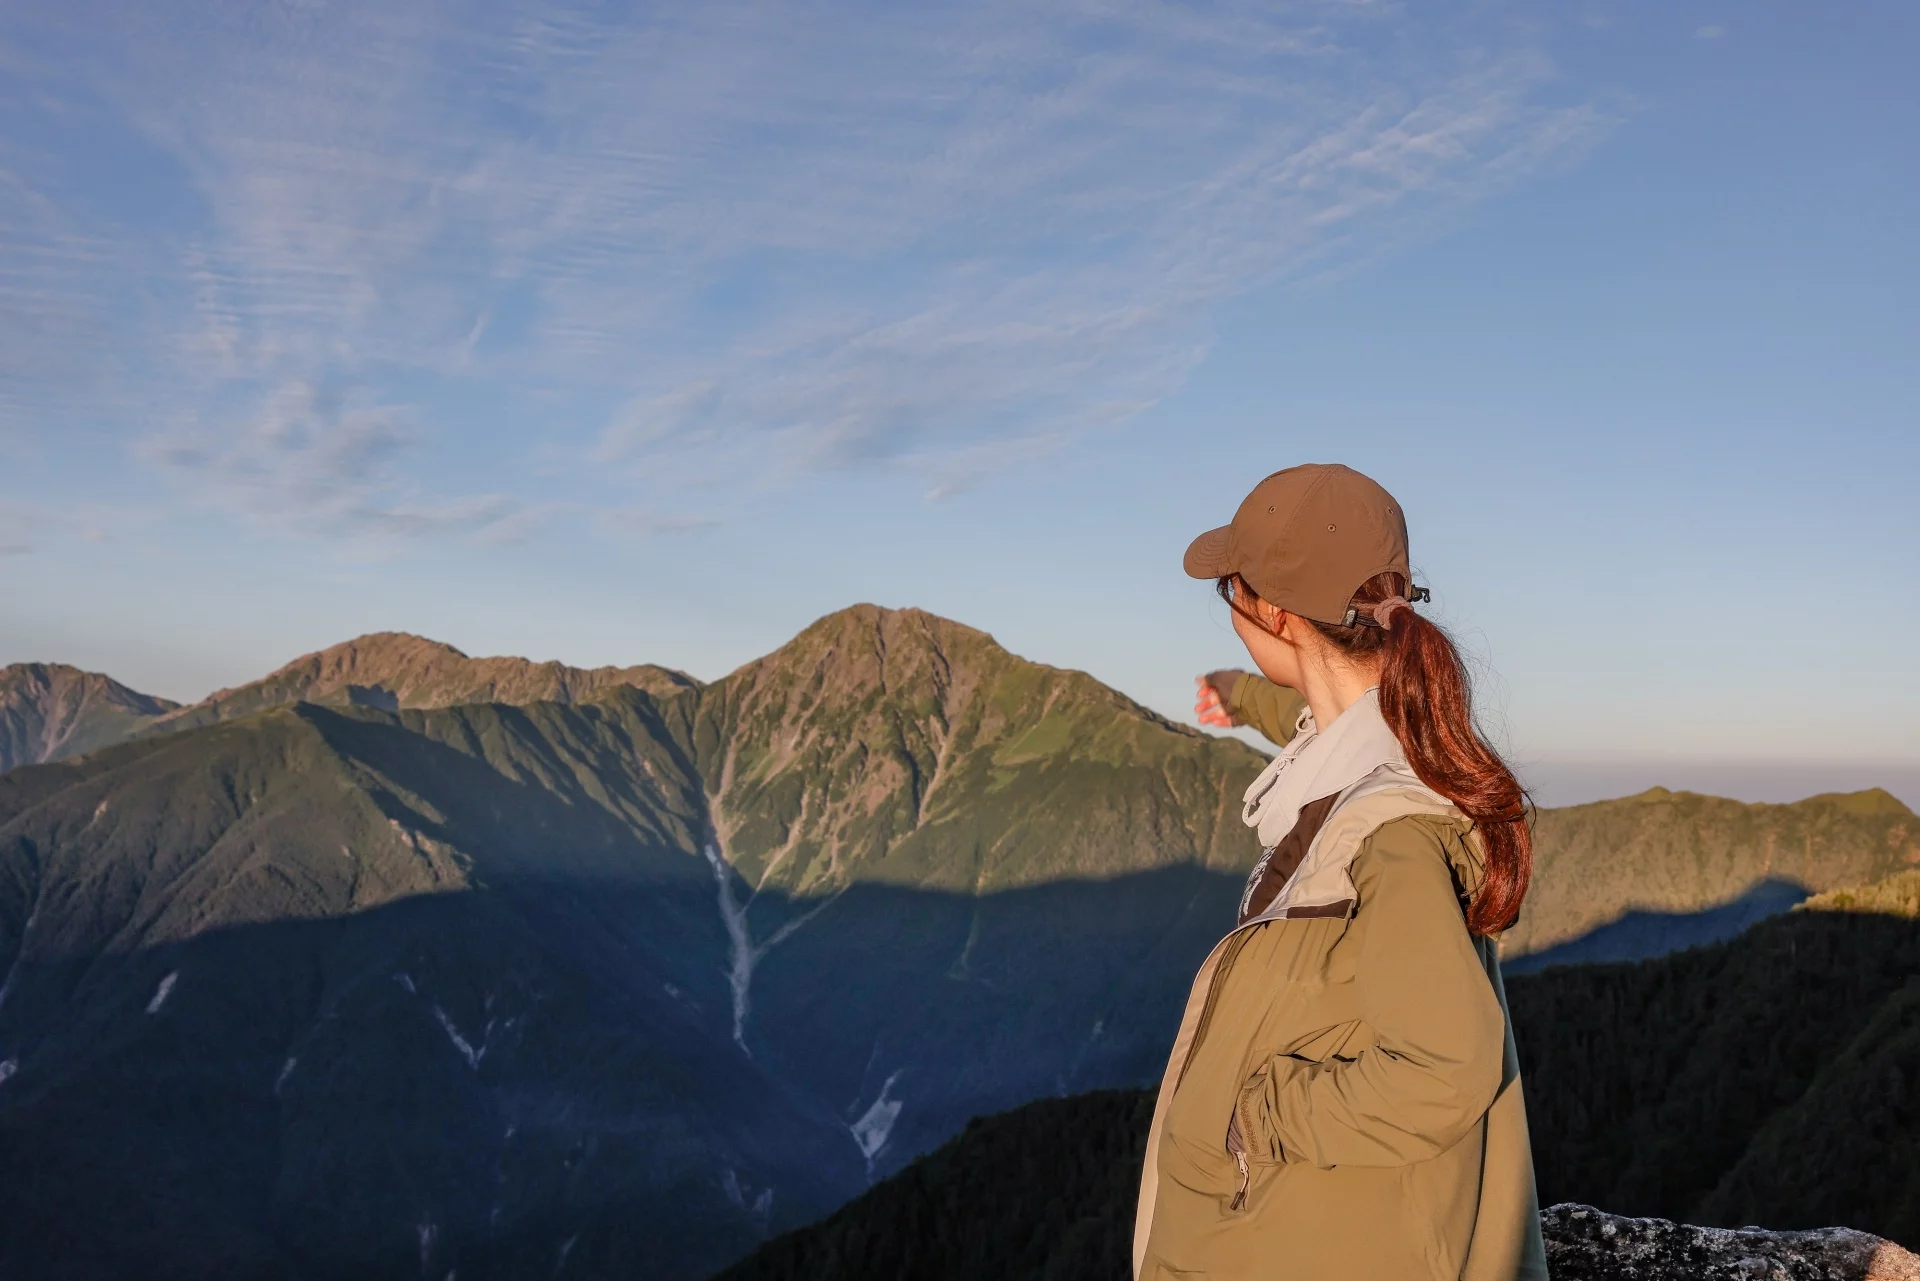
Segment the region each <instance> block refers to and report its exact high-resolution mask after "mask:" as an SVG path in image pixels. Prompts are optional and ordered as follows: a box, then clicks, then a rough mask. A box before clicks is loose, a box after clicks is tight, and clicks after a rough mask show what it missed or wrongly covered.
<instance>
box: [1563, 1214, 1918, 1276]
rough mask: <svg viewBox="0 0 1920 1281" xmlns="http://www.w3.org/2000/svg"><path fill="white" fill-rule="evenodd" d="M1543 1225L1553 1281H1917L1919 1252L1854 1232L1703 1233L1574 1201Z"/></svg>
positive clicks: (1728, 1230)
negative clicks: (1632, 1217)
mask: <svg viewBox="0 0 1920 1281" xmlns="http://www.w3.org/2000/svg"><path fill="white" fill-rule="evenodd" d="M1540 1226H1541V1229H1542V1231H1543V1232H1544V1233H1545V1235H1546V1241H1547V1269H1548V1271H1549V1273H1551V1275H1552V1277H1553V1281H1920V1255H1915V1254H1912V1253H1910V1252H1908V1251H1906V1250H1903V1249H1901V1248H1900V1247H1899V1246H1897V1245H1895V1244H1894V1243H1893V1242H1891V1241H1887V1240H1884V1239H1882V1238H1880V1237H1877V1236H1873V1235H1872V1234H1871V1233H1866V1232H1856V1231H1854V1230H1853V1229H1852V1228H1817V1229H1814V1230H1813V1231H1809V1232H1778V1231H1773V1230H1770V1229H1767V1228H1702V1227H1695V1226H1694V1225H1692V1224H1688V1223H1671V1222H1669V1221H1667V1220H1666V1219H1630V1218H1627V1217H1626V1216H1624V1215H1618V1214H1608V1213H1606V1212H1605V1211H1603V1210H1596V1209H1594V1208H1593V1207H1592V1206H1587V1205H1572V1204H1566V1205H1556V1206H1552V1207H1550V1208H1548V1209H1547V1210H1546V1211H1544V1212H1543V1213H1542V1214H1541V1215H1540Z"/></svg>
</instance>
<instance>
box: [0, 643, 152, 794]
mask: <svg viewBox="0 0 1920 1281" xmlns="http://www.w3.org/2000/svg"><path fill="white" fill-rule="evenodd" d="M178 707H179V704H178V703H172V702H168V701H167V700H166V699H164V698H154V697H153V696H152V695H150V694H142V693H140V692H139V691H137V690H131V689H128V688H127V687H126V686H125V685H122V684H121V683H120V682H118V681H116V680H114V679H112V678H111V677H107V676H102V675H100V674H99V673H98V672H83V671H81V670H80V669H79V668H77V667H68V666H65V665H64V664H61V663H15V664H13V665H12V666H10V667H0V773H4V772H6V771H7V770H10V769H12V768H13V767H14V766H16V765H33V764H37V763H39V762H41V761H57V760H60V759H62V758H63V757H68V756H78V755H80V754H81V753H82V752H90V751H92V750H93V749H94V748H96V747H105V746H106V745H108V744H109V743H117V742H120V741H121V740H122V739H126V738H131V737H132V736H133V735H135V734H137V733H139V732H140V731H141V730H142V729H144V728H146V726H148V725H149V724H151V723H153V722H154V721H155V720H157V719H159V718H160V717H162V716H165V715H166V714H167V713H169V712H172V711H174V710H175V709H177V708H178Z"/></svg>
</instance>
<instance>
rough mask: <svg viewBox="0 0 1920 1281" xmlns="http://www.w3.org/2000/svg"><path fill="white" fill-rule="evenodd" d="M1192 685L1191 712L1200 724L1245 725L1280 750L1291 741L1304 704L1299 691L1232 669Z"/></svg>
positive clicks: (1212, 674)
mask: <svg viewBox="0 0 1920 1281" xmlns="http://www.w3.org/2000/svg"><path fill="white" fill-rule="evenodd" d="M1193 683H1194V685H1195V686H1196V687H1198V696H1197V697H1196V698H1195V699H1194V704H1193V711H1194V715H1195V716H1196V717H1198V718H1199V721H1200V723H1201V724H1202V725H1215V726H1218V727H1220V728H1221V729H1226V728H1228V727H1229V726H1233V725H1245V726H1248V727H1250V728H1252V729H1256V730H1259V731H1260V733H1262V734H1264V735H1265V736H1266V737H1267V738H1269V739H1271V740H1272V741H1273V742H1275V743H1278V744H1280V745H1281V746H1282V747H1284V746H1286V744H1287V743H1288V742H1289V741H1291V740H1292V738H1293V733H1294V724H1295V722H1296V721H1298V720H1299V718H1300V709H1301V708H1303V707H1305V706H1306V705H1307V700H1306V699H1305V698H1304V697H1302V696H1301V695H1300V693H1299V692H1298V691H1296V690H1291V689H1288V688H1287V687H1286V686H1284V685H1275V684H1274V683H1273V682H1272V681H1270V680H1268V679H1267V678H1266V677H1264V676H1260V675H1257V674H1255V673H1253V672H1243V671H1239V670H1237V669H1234V668H1228V669H1226V670H1225V671H1218V672H1208V673H1207V674H1206V675H1205V676H1196V677H1194V680H1193Z"/></svg>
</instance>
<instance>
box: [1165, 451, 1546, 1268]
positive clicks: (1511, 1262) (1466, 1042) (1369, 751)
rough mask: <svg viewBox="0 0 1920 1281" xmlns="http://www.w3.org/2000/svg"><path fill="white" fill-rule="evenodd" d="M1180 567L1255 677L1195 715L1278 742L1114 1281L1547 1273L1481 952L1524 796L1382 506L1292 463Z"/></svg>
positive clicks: (1500, 1006) (1507, 908) (1213, 696)
mask: <svg viewBox="0 0 1920 1281" xmlns="http://www.w3.org/2000/svg"><path fill="white" fill-rule="evenodd" d="M1186 569H1187V572H1188V573H1189V574H1191V575H1193V576H1194V577H1196V578H1212V579H1215V580H1216V581H1217V582H1218V584H1219V589H1220V593H1221V595H1222V596H1223V597H1225V598H1226V600H1227V602H1228V604H1229V605H1230V606H1231V607H1232V610H1233V626H1234V630H1235V631H1236V632H1237V633H1239V636H1240V638H1241V640H1242V641H1244V642H1245V643H1246V646H1247V652H1248V653H1249V654H1250V655H1251V656H1252V658H1253V662H1254V665H1255V666H1256V667H1257V668H1258V669H1259V671H1260V673H1261V675H1260V676H1254V675H1251V674H1248V673H1217V674H1215V676H1214V677H1208V678H1202V685H1203V688H1202V692H1201V697H1200V711H1201V712H1202V718H1203V719H1206V720H1211V721H1212V722H1213V723H1216V724H1218V723H1223V722H1224V723H1250V724H1253V725H1255V726H1256V728H1259V729H1260V730H1261V731H1262V732H1264V733H1266V734H1267V735H1268V736H1269V737H1271V738H1273V739H1274V740H1275V741H1276V742H1279V743H1282V744H1284V745H1285V746H1284V750H1283V751H1282V752H1281V754H1280V755H1279V757H1278V758H1276V759H1275V760H1274V761H1273V762H1272V763H1271V764H1270V765H1269V766H1268V767H1267V768H1266V769H1265V770H1263V771H1262V772H1261V774H1260V776H1259V777H1258V778H1257V779H1255V780H1254V783H1253V785H1252V786H1251V787H1250V788H1248V789H1247V794H1246V804H1245V809H1244V812H1243V817H1244V819H1245V821H1246V823H1247V825H1248V826H1249V827H1252V828H1255V829H1257V830H1258V833H1259V838H1260V843H1261V845H1262V847H1263V853H1262V855H1261V858H1260V862H1259V863H1258V865H1257V866H1256V867H1255V868H1254V870H1253V874H1252V875H1251V876H1250V877H1249V878H1248V881H1247V888H1246V892H1245V894H1244V895H1243V896H1242V898H1241V901H1240V911H1239V921H1238V923H1237V925H1236V926H1235V928H1234V929H1233V930H1232V931H1231V932H1229V933H1228V934H1227V936H1226V937H1225V938H1224V939H1222V940H1221V941H1220V943H1219V944H1217V945H1216V946H1215V947H1214V949H1213V952H1212V954H1211V955H1210V956H1208V958H1207V960H1206V963H1205V964H1204V965H1202V966H1201V968H1200V974H1199V977H1198V978H1196V979H1195V980H1194V986H1193V994H1192V996H1191V997H1190V998H1189V1000H1188V1002H1187V1010H1186V1014H1185V1016H1184V1017H1183V1018H1182V1020H1181V1024H1180V1031H1179V1035H1178V1036H1177V1038H1176V1039H1175V1042H1174V1048H1173V1055H1172V1058H1171V1060H1170V1062H1169V1063H1168V1066H1167V1073H1166V1077H1165V1080H1164V1081H1163V1082H1162V1084H1161V1088H1160V1098H1159V1104H1158V1107H1157V1108H1156V1110H1155V1112H1154V1119H1153V1129H1152V1131H1151V1133H1150V1135H1149V1138H1148V1147H1147V1162H1146V1170H1145V1173H1144V1176H1143V1178H1142V1181H1141V1188H1140V1204H1139V1211H1138V1217H1137V1220H1136V1224H1135V1231H1134V1274H1135V1276H1136V1277H1137V1278H1139V1279H1140V1281H1175V1279H1177V1278H1207V1279H1208V1281H1241V1279H1243V1278H1244V1279H1246V1281H1253V1279H1254V1278H1260V1279H1262V1281H1265V1279H1267V1278H1275V1279H1279V1281H1320V1279H1321V1278H1343V1279H1354V1278H1381V1279H1382V1281H1407V1279H1412V1278H1441V1277H1444V1278H1453V1279H1464V1281H1513V1279H1514V1278H1528V1279H1530V1281H1531V1279H1533V1278H1539V1279H1541V1281H1544V1278H1545V1277H1546V1275H1547V1271H1546V1259H1545V1255H1544V1252H1543V1250H1542V1247H1541V1241H1540V1223H1539V1213H1538V1206H1537V1204H1536V1200H1535V1193H1534V1185H1533V1163H1532V1157H1531V1155H1530V1153H1529V1151H1528V1146H1527V1121H1526V1109H1525V1104H1524V1103H1523V1101H1522V1099H1521V1093H1520V1079H1519V1071H1518V1067H1517V1064H1516V1062H1515V1057H1514V1049H1513V1034H1512V1031H1511V1029H1510V1027H1509V1026H1508V1021H1507V1011H1506V997H1505V995H1504V992H1503V990H1502V988H1501V983H1500V966H1499V961H1498V959H1497V955H1498V951H1497V947H1496V944H1495V941H1494V936H1495V935H1497V934H1498V933H1499V932H1500V931H1501V930H1504V929H1506V928H1507V927H1508V926H1509V925H1511V924H1512V923H1513V919H1514V917H1515V915H1516V914H1517V913H1518V912H1519V910H1520V901H1521V898H1522V897H1523V896H1524V895H1525V893H1526V888H1527V877H1528V873H1529V870H1530V867H1531V862H1532V840H1531V835H1530V833H1529V831H1528V827H1527V809H1526V798H1525V795H1524V793H1523V792H1522V791H1521V789H1520V785H1519V783H1518V782H1516V781H1515V779H1514V777H1513V773H1512V771H1511V770H1509V769H1508V768H1507V766H1506V765H1505V764H1504V763H1503V762H1502V761H1501V760H1500V758H1499V756H1498V755H1497V754H1495V753H1494V751H1493V750H1492V749H1491V748H1490V747H1488V746H1487V744H1486V743H1485V741H1484V740H1482V738H1481V737H1480V735H1479V734H1478V733H1477V732H1476V731H1475V729H1474V726H1473V717H1472V709H1471V705H1470V701H1469V692H1468V687H1467V679H1466V673H1465V669H1464V668H1463V666H1462V664H1461V661H1460V657H1459V655H1458V653H1457V652H1456V651H1455V649H1454V647H1453V643H1452V642H1451V641H1450V640H1449V639H1448V637H1447V635H1446V633H1445V632H1443V631H1441V630H1440V629H1439V628H1438V627H1437V626H1435V625H1434V624H1433V623H1431V622H1429V621H1428V620H1426V619H1425V618H1423V617H1421V616H1420V614H1419V613H1418V611H1417V610H1416V609H1415V604H1416V602H1417V601H1419V600H1424V599H1426V593H1425V592H1424V591H1421V590H1418V589H1416V588H1414V587H1413V585H1412V578H1411V575H1410V573H1409V570H1408V566H1407V535H1406V522H1405V520H1404V518H1403V517H1402V516H1401V513H1400V508H1399V505H1398V504H1397V503H1395V502H1394V500H1393V498H1392V496H1391V495H1389V494H1388V493H1387V492H1386V491H1385V490H1384V489H1382V488H1381V487H1380V486H1379V485H1377V484H1375V483H1374V482H1373V481H1371V480H1369V479H1368V478H1367V477H1365V476H1362V475H1361V474H1360V473H1358V472H1356V471H1353V470H1351V469H1349V468H1346V467H1339V466H1319V465H1315V466H1305V467H1294V468H1290V469H1288V470H1286V471H1283V472H1277V473H1275V474H1274V475H1272V476H1269V477H1267V478H1266V479H1265V480H1263V481H1261V482H1260V484H1259V485H1258V486H1256V487H1255V489H1254V491H1253V492H1252V493H1251V494H1250V495H1248V496H1247V499H1246V501H1245V502H1243V503H1241V504H1240V509H1239V511H1238V512H1237V513H1235V515H1234V518H1233V523H1232V524H1230V525H1226V526H1224V527H1222V528H1220V529H1216V530H1212V531H1210V532H1209V533H1206V534H1202V535H1201V536H1200V537H1199V538H1197V539H1195V540H1194V543H1193V545H1192V546H1191V547H1190V548H1188V550H1187V556H1186ZM1229 678H1230V679H1229Z"/></svg>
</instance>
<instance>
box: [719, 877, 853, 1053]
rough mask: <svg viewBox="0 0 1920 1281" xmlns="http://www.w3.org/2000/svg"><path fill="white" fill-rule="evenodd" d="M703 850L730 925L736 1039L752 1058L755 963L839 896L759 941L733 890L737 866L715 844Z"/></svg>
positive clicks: (730, 979) (729, 959)
mask: <svg viewBox="0 0 1920 1281" xmlns="http://www.w3.org/2000/svg"><path fill="white" fill-rule="evenodd" d="M700 852H701V853H702V854H704V855H706V858H707V863H708V864H709V865H710V866H711V867H712V868H713V879H714V881H715V882H716V883H717V884H718V885H719V888H720V919H721V921H722V922H724V923H725V925H726V927H727V986H728V987H729V988H730V989H731V990H732V993H733V1043H734V1044H735V1045H737V1046H739V1047H740V1050H741V1052H742V1053H743V1054H746V1055H747V1056H748V1057H749V1058H751V1057H752V1055H753V1051H751V1050H749V1049H747V1013H748V1011H749V1010H751V1009H752V1006H753V1001H752V996H751V993H752V989H753V971H754V967H755V966H757V965H759V964H760V962H761V961H762V960H763V959H765V957H766V955H767V953H768V952H771V951H772V950H773V949H774V948H776V947H779V946H780V945H781V944H782V943H784V942H786V941H787V940H788V939H789V938H791V937H792V936H793V932H794V931H795V930H797V929H799V928H800V927H801V926H802V925H805V924H806V923H807V922H808V921H811V920H812V919H813V918H814V917H815V916H816V915H818V914H819V912H820V911H821V909H822V908H825V907H826V906H827V904H829V903H831V902H833V900H834V898H837V897H839V896H838V895H837V894H835V895H832V896H830V897H828V898H826V899H823V900H822V901H821V903H820V905H819V906H818V907H815V908H814V909H813V910H812V911H809V912H806V913H805V914H803V915H800V916H796V917H794V918H793V919H792V920H791V921H788V922H787V923H786V924H785V925H782V926H781V927H780V928H779V929H777V930H775V931H774V932H773V937H772V938H770V939H768V940H767V941H766V942H764V943H757V944H756V943H755V942H754V941H753V933H752V931H751V930H749V929H748V928H747V905H746V904H745V903H742V902H741V901H740V900H739V899H738V898H736V897H735V896H734V893H733V876H732V872H733V869H732V868H731V867H729V866H727V862H726V860H725V859H723V858H721V857H720V851H719V850H718V849H717V848H715V847H714V846H712V845H706V846H702V847H701V850H700Z"/></svg>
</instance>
